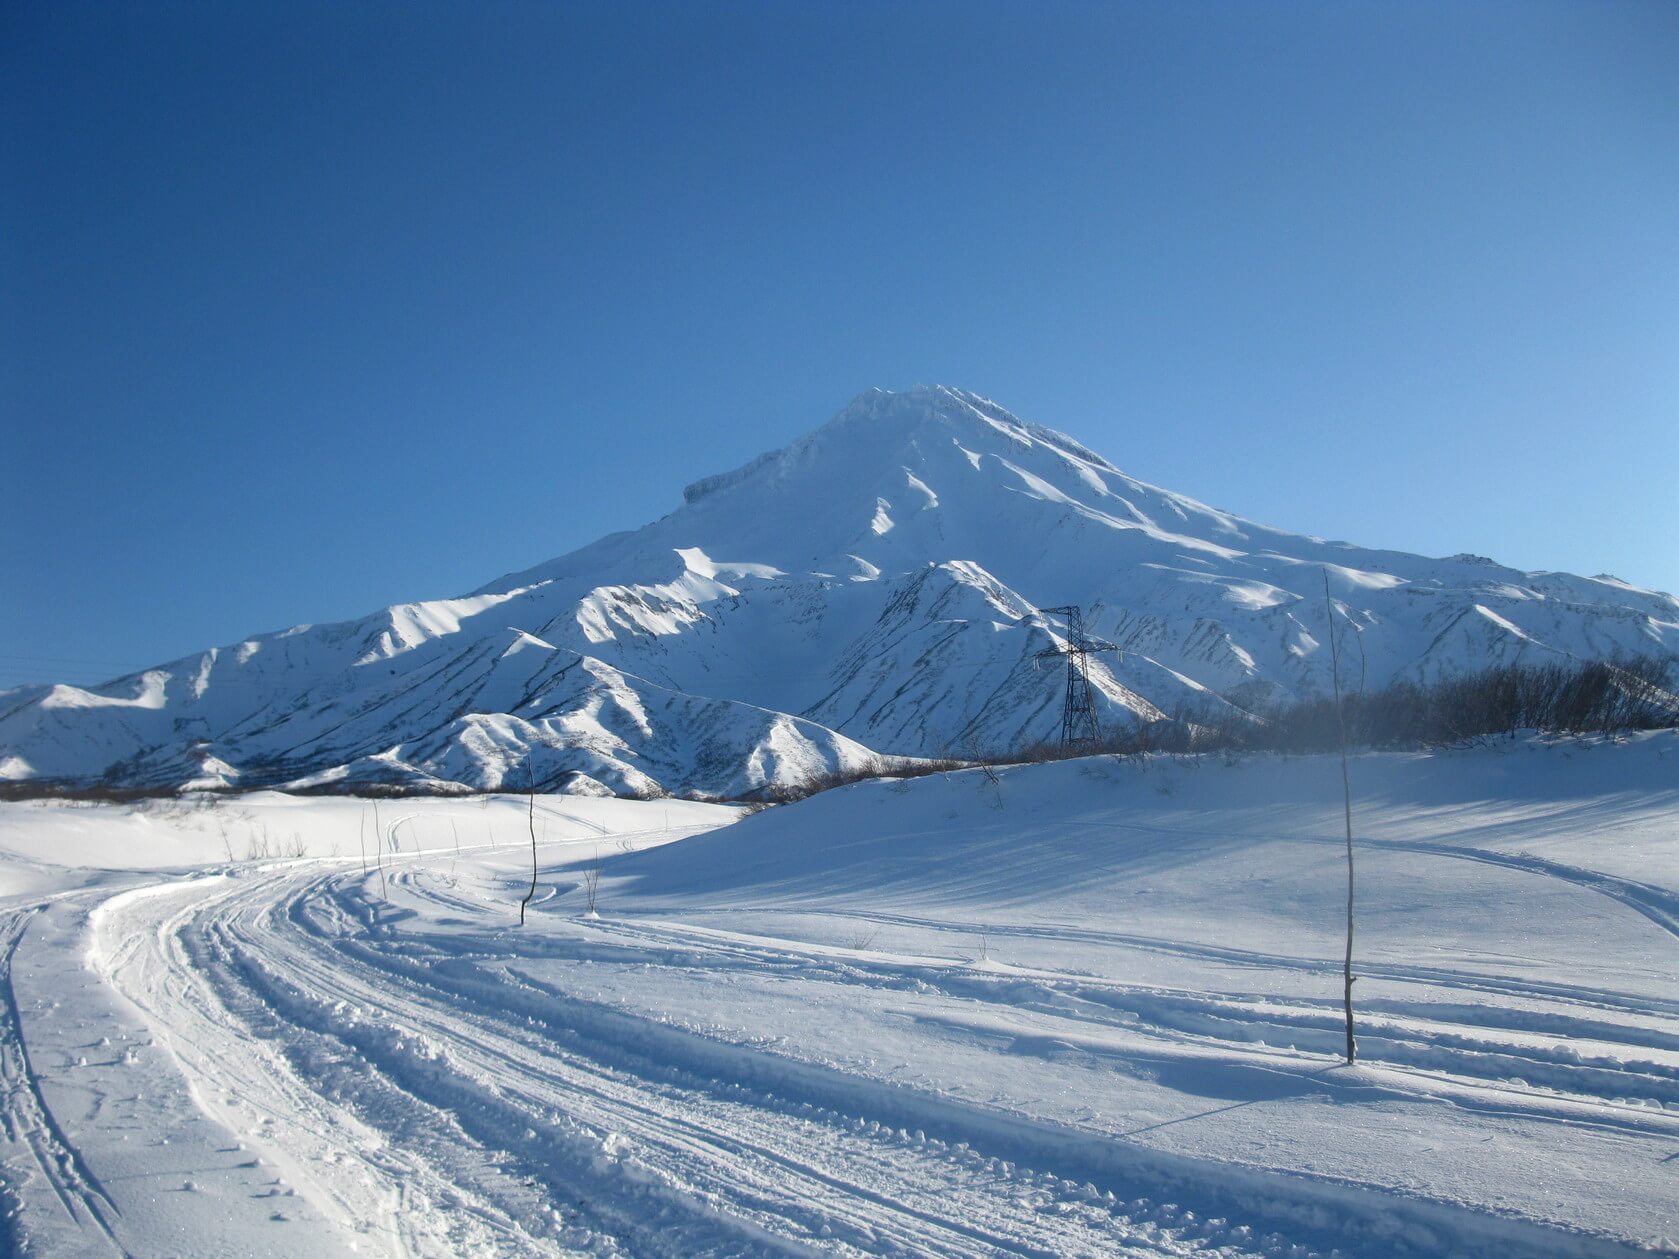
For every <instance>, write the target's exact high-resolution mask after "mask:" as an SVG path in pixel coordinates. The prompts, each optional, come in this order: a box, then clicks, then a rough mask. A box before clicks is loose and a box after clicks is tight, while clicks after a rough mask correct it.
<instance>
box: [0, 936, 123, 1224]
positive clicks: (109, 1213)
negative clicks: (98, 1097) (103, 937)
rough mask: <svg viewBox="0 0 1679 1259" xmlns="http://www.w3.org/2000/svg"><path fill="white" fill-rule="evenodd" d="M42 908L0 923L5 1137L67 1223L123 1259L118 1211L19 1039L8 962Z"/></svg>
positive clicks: (0, 1087)
mask: <svg viewBox="0 0 1679 1259" xmlns="http://www.w3.org/2000/svg"><path fill="white" fill-rule="evenodd" d="M44 908H45V906H44V905H29V906H25V907H22V908H19V909H14V910H12V911H10V912H9V913H8V914H7V915H6V916H5V919H4V921H3V922H0V1090H3V1091H4V1096H5V1107H4V1111H3V1117H4V1122H5V1132H6V1137H7V1140H8V1141H10V1142H11V1143H12V1144H13V1145H16V1146H19V1147H21V1148H23V1149H25V1150H27V1151H28V1153H29V1155H30V1157H31V1158H32V1159H33V1160H34V1163H35V1165H36V1166H37V1167H38V1168H39V1169H40V1172H41V1175H42V1177H43V1178H44V1179H45V1180H46V1183H47V1185H48V1186H49V1187H50V1188H51V1189H52V1191H53V1194H54V1196H55V1197H57V1199H58V1201H59V1204H60V1205H61V1206H62V1207H63V1208H64V1213H65V1215H67V1216H68V1217H69V1219H70V1222H71V1223H72V1224H74V1225H76V1227H78V1228H80V1229H82V1230H83V1231H84V1233H85V1234H86V1235H87V1236H88V1237H89V1238H90V1239H92V1238H95V1237H97V1238H98V1239H100V1240H101V1241H102V1242H103V1243H104V1245H105V1246H106V1247H107V1248H108V1249H110V1250H111V1251H114V1252H115V1253H117V1254H119V1255H127V1254H128V1251H127V1250H126V1249H124V1247H123V1246H122V1244H121V1243H120V1242H119V1241H118V1240H117V1235H116V1232H115V1230H114V1228H113V1226H112V1223H111V1217H116V1216H120V1215H121V1212H120V1211H118V1210H117V1206H116V1203H114V1202H112V1201H111V1199H110V1197H109V1196H107V1194H106V1193H105V1189H104V1187H103V1186H102V1185H101V1184H100V1183H99V1180H98V1178H97V1177H95V1176H94V1175H93V1173H92V1172H90V1171H89V1170H88V1168H87V1166H86V1164H85V1163H83V1161H82V1157H81V1154H80V1153H79V1152H78V1151H77V1150H76V1147H75V1146H74V1145H73V1144H72V1143H71V1142H70V1140H69V1139H68V1137H66V1135H65V1133H64V1130H63V1129H62V1128H61V1127H60V1126H59V1124H58V1122H57V1120H55V1119H54V1118H53V1114H52V1109H51V1107H49V1106H48V1105H47V1102H46V1099H45V1098H44V1097H42V1096H41V1089H40V1085H39V1083H38V1082H37V1079H36V1076H35V1069H34V1065H33V1064H32V1063H31V1062H30V1060H29V1047H28V1044H27V1043H26V1042H25V1041H24V1037H23V1019H22V1015H21V1012H20V1011H19V1009H18V1004H17V994H16V991H15V989H14V988H13V985H12V963H13V960H14V958H15V957H16V955H17V949H18V945H20V944H21V943H22V942H23V937H24V934H25V932H27V931H28V930H29V924H30V922H31V921H32V920H33V919H34V917H35V914H36V913H37V912H38V911H39V910H41V909H44ZM7 1189H8V1193H9V1196H12V1197H16V1196H17V1195H16V1191H15V1189H12V1188H11V1187H10V1186H7ZM90 1225H91V1226H92V1227H91V1229H89V1227H88V1226H90Z"/></svg>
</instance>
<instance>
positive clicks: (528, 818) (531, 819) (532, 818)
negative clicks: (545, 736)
mask: <svg viewBox="0 0 1679 1259" xmlns="http://www.w3.org/2000/svg"><path fill="white" fill-rule="evenodd" d="M525 778H526V780H527V784H528V786H529V787H530V808H529V809H527V810H526V812H525V824H526V825H527V826H529V827H530V832H531V886H530V891H528V892H526V893H525V899H524V900H522V901H520V902H519V925H520V926H521V927H522V926H524V925H525V906H526V905H529V904H530V903H531V897H533V896H535V895H536V771H535V770H534V769H532V768H531V754H530V753H529V752H526V753H525Z"/></svg>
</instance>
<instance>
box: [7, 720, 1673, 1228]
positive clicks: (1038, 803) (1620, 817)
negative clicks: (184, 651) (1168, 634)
mask: <svg viewBox="0 0 1679 1259" xmlns="http://www.w3.org/2000/svg"><path fill="white" fill-rule="evenodd" d="M1592 755H1594V756H1597V757H1599V758H1602V759H1600V760H1598V761H1596V762H1593V763H1591V765H1590V766H1589V767H1587V766H1582V765H1580V764H1577V761H1581V760H1586V759H1588V758H1585V757H1581V756H1577V755H1575V754H1572V753H1571V754H1569V755H1568V756H1566V757H1565V756H1564V753H1563V751H1562V750H1559V749H1557V748H1550V747H1527V746H1523V747H1517V748H1513V749H1511V750H1510V751H1509V752H1508V753H1496V754H1495V753H1492V752H1482V753H1473V754H1466V755H1464V756H1461V757H1456V758H1453V757H1441V758H1365V759H1363V760H1362V761H1361V763H1360V764H1359V766H1358V767H1357V768H1358V769H1359V770H1360V771H1362V772H1361V778H1360V781H1361V783H1362V785H1363V787H1364V797H1363V798H1364V802H1365V803H1364V807H1363V809H1362V811H1361V814H1360V843H1361V845H1362V848H1363V850H1362V852H1361V867H1360V870H1361V878H1362V880H1363V885H1362V893H1361V894H1362V901H1361V923H1362V924H1363V935H1362V937H1361V945H1360V965H1359V973H1360V975H1361V980H1360V984H1359V989H1360V992H1359V996H1360V1009H1361V1012H1362V1018H1361V1025H1360V1034H1361V1040H1360V1046H1361V1054H1362V1061H1361V1063H1360V1064H1359V1065H1358V1066H1357V1067H1354V1068H1351V1069H1349V1068H1346V1067H1344V1066H1338V1065H1336V1063H1337V1059H1336V1051H1337V1048H1338V1045H1339V1038H1340V1035H1341V1029H1340V1025H1339V1022H1338V1017H1339V1016H1338V1010H1337V1002H1338V983H1339V975H1338V968H1337V965H1336V962H1335V955H1336V946H1337V944H1338V940H1337V938H1336V937H1335V934H1334V927H1335V920H1336V916H1337V912H1338V910H1339V905H1338V903H1337V902H1338V896H1339V894H1340V893H1341V891H1342V890H1343V888H1344V885H1341V884H1338V882H1337V880H1336V878H1335V875H1336V873H1337V869H1338V868H1337V866H1336V864H1335V859H1336V855H1337V854H1336V850H1335V846H1334V841H1333V835H1334V824H1335V821H1336V813H1335V799H1336V797H1335V796H1334V794H1333V793H1332V792H1324V794H1323V798H1322V800H1321V801H1319V799H1318V792H1319V789H1320V787H1322V786H1325V785H1331V786H1332V785H1333V783H1330V782H1329V780H1328V779H1327V778H1326V779H1325V782H1324V783H1321V784H1320V783H1319V782H1318V778H1319V777H1321V776H1322V775H1323V771H1324V770H1325V769H1326V768H1327V767H1325V766H1322V765H1319V764H1316V763H1314V762H1312V761H1304V762H1295V763H1292V764H1277V763H1269V764H1250V765H1247V766H1239V767H1225V766H1215V765H1206V766H1193V765H1190V764H1188V763H1182V762H1171V763H1166V762H1162V763H1157V764H1153V765H1151V766H1149V767H1146V768H1139V767H1137V766H1125V765H1118V764H1115V763H1113V762H1092V763H1089V764H1084V765H1062V766H1045V767H1038V768H1035V769H1030V770H1022V771H1015V772H1011V773H1008V774H1005V775H1004V777H1003V782H1002V784H1001V786H1000V788H996V787H993V786H991V785H990V784H988V783H987V782H986V780H985V779H984V778H983V777H981V776H979V775H963V774H956V775H951V776H949V777H948V778H946V779H931V780H926V781H923V782H919V783H915V784H913V785H908V786H906V785H903V784H870V785H865V786H862V787H859V788H853V789H848V790H845V791H840V792H834V793H829V794H828V795H825V796H823V797H818V798H817V799H815V800H812V801H810V802H807V803H806V804H804V805H800V806H796V807H792V808H787V809H781V810H774V811H771V812H770V813H766V814H763V815H761V816H759V817H755V818H751V819H748V820H747V821H744V822H741V823H739V824H737V825H732V826H724V827H721V828H720V829H707V828H711V827H714V826H716V824H717V823H718V822H720V821H728V820H732V816H733V815H732V814H728V813H726V812H725V811H720V810H711V811H706V810H705V807H704V806H686V805H669V806H667V805H662V804H650V805H635V804H626V803H623V802H616V801H560V800H553V801H545V802H543V805H542V807H543V808H545V809H547V810H549V813H548V817H549V820H550V823H549V824H550V831H549V834H548V835H547V836H546V837H545V838H544V843H543V847H542V857H541V864H542V869H541V872H540V877H539V880H538V884H539V886H538V892H537V896H536V899H535V900H534V901H533V905H532V914H531V922H530V925H529V926H527V927H525V928H524V929H520V928H519V927H518V926H517V925H516V910H517V902H518V899H519V897H520V896H521V895H522V894H523V891H524V887H525V886H526V885H522V880H524V879H528V872H529V866H528V864H527V865H525V866H524V867H523V872H521V864H520V863H521V861H528V853H529V849H528V847H526V848H524V849H522V850H521V849H520V848H519V847H518V846H517V845H515V844H513V843H512V842H511V839H512V835H513V832H512V830H511V824H510V822H508V823H505V824H503V828H502V835H501V840H502V841H503V842H501V843H500V844H499V845H498V844H496V843H495V842H494V841H493V840H491V841H490V842H484V836H483V835H481V834H480V833H479V832H480V831H482V830H485V829H486V828H484V827H483V826H482V824H481V823H480V822H479V821H478V819H477V817H476V816H475V815H474V814H472V813H471V810H473V809H476V808H478V807H479V806H476V805H461V804H450V803H448V802H427V803H426V804H424V805H421V806H416V807H415V808H413V809H407V810H404V811H403V813H402V815H400V816H399V815H397V814H396V813H394V812H391V813H388V814H387V817H386V819H385V821H383V822H382V823H381V824H380V827H379V830H380V832H381V833H382V834H383V837H384V838H383V842H382V843H373V842H372V841H370V846H369V847H368V850H367V851H368V853H369V860H368V863H367V865H366V867H365V868H364V866H363V864H362V861H361V859H360V857H359V855H358V854H357V851H356V845H355V843H354V841H353V838H351V839H349V840H348V841H346V840H345V839H344V838H343V837H345V836H349V837H353V836H354V835H355V833H356V831H355V826H354V825H351V824H350V823H351V822H352V821H354V822H356V823H358V824H359V822H360V820H361V819H360V817H359V815H358V814H357V813H352V812H350V810H352V809H359V806H354V805H352V804H351V803H350V802H340V801H333V802H325V801H321V802H311V803H308V804H304V805H295V806H294V805H293V803H292V802H282V803H281V804H277V805H276V808H280V807H285V808H291V809H293V816H294V817H295V820H296V822H297V824H298V826H299V827H307V828H311V830H310V833H311V834H315V835H321V834H325V833H327V832H332V833H333V834H335V835H337V836H339V837H340V838H339V841H338V847H339V848H340V852H339V854H338V855H337V856H330V855H326V853H327V851H328V848H327V846H326V845H325V844H321V845H319V846H318V847H317V848H316V851H317V852H319V853H320V854H321V855H318V856H314V857H310V858H303V859H298V860H290V861H283V862H272V861H266V862H265V861H250V862H238V861H235V862H233V863H231V864H230V863H226V862H223V863H220V864H219V866H218V867H217V868H216V869H214V870H196V871H192V872H185V871H183V872H181V873H178V874H176V875H174V876H171V877H167V878H159V877H158V876H157V875H155V874H149V875H148V874H139V873H135V874H108V875H105V876H102V878H101V880H100V883H99V885H98V886H90V887H82V888H70V889H64V890H61V891H58V892H54V893H49V895H50V896H51V897H52V899H48V897H47V896H42V895H40V894H39V893H38V892H37V893H36V894H34V895H29V894H25V893H20V894H19V895H17V896H16V897H15V898H14V900H15V905H14V908H13V909H12V910H11V912H9V914H8V915H7V917H6V919H5V926H4V934H3V939H0V942H3V943H4V944H5V946H6V951H5V962H4V968H5V969H4V972H3V975H4V980H5V992H6V996H7V1001H6V1003H5V1007H4V1010H3V1011H0V1013H3V1014H4V1016H5V1018H6V1019H7V1024H6V1027H5V1028H4V1037H3V1040H0V1049H3V1050H4V1052H3V1053H0V1066H3V1069H4V1076H3V1081H4V1085H5V1088H6V1090H7V1133H6V1135H7V1138H8V1140H9V1142H10V1144H9V1145H8V1147H7V1149H6V1159H5V1164H4V1166H5V1169H6V1177H5V1184H6V1186H7V1192H8V1195H9V1197H10V1200H11V1201H10V1206H9V1210H8V1223H7V1228H8V1230H9V1232H8V1233H7V1234H6V1237H7V1238H8V1239H9V1241H10V1243H11V1245H12V1247H13V1249H15V1250H17V1251H19V1252H21V1253H41V1254H51V1253H88V1254H98V1253H132V1254H151V1253H165V1252H167V1253H198V1254H212V1253H215V1254H229V1253H240V1254H261V1253H269V1254H288V1253H289V1254H297V1253H311V1254H314V1253H322V1254H327V1253H364V1254H366V1253H373V1254H420V1255H459V1254H509V1255H522V1254H579V1253H582V1254H630V1255H655V1256H658V1255H706V1254H711V1255H736V1254H773V1253H789V1252H790V1253H807V1252H808V1253H840V1254H847V1253H849V1254H897V1255H1075V1254H1121V1255H1189V1254H1195V1255H1207V1254H1211V1255H1226V1256H1239V1255H1308V1254H1328V1253H1333V1252H1336V1251H1339V1252H1340V1253H1342V1254H1345V1255H1387V1254H1406V1253H1411V1254H1436V1253H1458V1254H1499V1255H1553V1254H1563V1255H1598V1254H1602V1255H1609V1254H1627V1253H1634V1252H1638V1251H1649V1250H1657V1251H1662V1250H1668V1249H1671V1247H1672V1239H1673V1238H1674V1236H1675V1235H1676V1234H1679V1225H1675V1223H1674V1214H1675V1207H1674V1203H1675V1202H1676V1201H1679V1193H1676V1192H1675V1187H1676V1184H1679V984H1676V983H1675V980H1674V974H1675V966H1674V963H1675V961H1676V960H1679V936H1676V934H1675V929H1674V924H1675V923H1676V922H1679V912H1676V911H1679V889H1676V888H1675V886H1674V885H1675V884H1676V883H1679V879H1676V878H1675V877H1674V874H1673V872H1674V870H1675V869H1676V868H1679V863H1676V862H1675V861H1674V860H1673V858H1674V856H1675V854H1679V835H1675V833H1674V832H1675V830H1676V828H1675V826H1674V820H1675V817H1676V813H1675V810H1676V807H1679V792H1676V791H1675V789H1674V787H1673V786H1672V785H1671V777H1670V775H1669V774H1668V773H1667V772H1666V771H1668V769H1669V762H1668V759H1667V758H1668V757H1670V756H1675V755H1679V750H1676V748H1675V745H1674V741H1673V740H1671V739H1668V740H1667V742H1666V743H1665V744H1664V743H1662V742H1660V741H1659V740H1645V741H1642V742H1639V743H1635V744H1633V745H1628V746H1626V747H1622V748H1599V749H1595V750H1594V751H1593V753H1592ZM1495 757H1496V759H1495ZM494 807H495V808H498V809H500V810H501V811H502V814H503V815H509V816H510V815H511V813H512V811H513V810H514V809H515V808H516V807H517V802H511V801H509V802H498V804H497V805H496V806H494ZM256 811H260V810H256ZM690 811H691V812H690ZM488 815H489V814H488V813H485V814H484V816H488ZM562 815H563V816H562ZM7 818H8V821H12V822H14V823H15V821H16V814H15V813H9V814H8V815H7ZM192 821H193V819H191V818H186V819H181V820H178V822H177V823H176V824H177V825H179V826H186V825H188V824H189V823H191V822H192ZM673 823H674V824H673ZM521 825H522V820H521ZM457 841H464V842H462V843H461V846H460V847H459V848H457V847H456V842H457ZM591 869H599V870H600V871H601V872H602V877H601V882H600V891H599V916H598V917H590V916H588V914H587V912H586V910H587V902H586V894H585V888H584V883H585V880H586V876H587V874H588V872H589V871H590V870H591ZM123 884H132V886H122V885H123ZM84 959H85V965H84ZM14 964H15V965H17V966H19V967H21V968H23V969H22V970H20V972H19V973H20V974H21V975H22V977H23V978H22V982H21V983H19V982H17V981H16V980H15V979H14V970H13V968H14ZM137 1147H138V1148H137Z"/></svg>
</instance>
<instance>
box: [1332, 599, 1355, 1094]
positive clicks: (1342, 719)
mask: <svg viewBox="0 0 1679 1259" xmlns="http://www.w3.org/2000/svg"><path fill="white" fill-rule="evenodd" d="M1323 606H1324V610H1325V611H1326V612H1327V613H1328V614H1329V662H1330V677H1331V680H1332V682H1333V685H1334V688H1335V721H1336V724H1337V725H1338V726H1339V728H1340V734H1341V797H1342V803H1343V807H1344V809H1345V812H1346V820H1347V958H1346V962H1345V964H1344V965H1343V966H1342V969H1341V974H1342V979H1343V981H1344V982H1343V1000H1344V1001H1345V1004H1346V1009H1347V1065H1348V1066H1351V1065H1352V1064H1353V1063H1354V1062H1355V1061H1357V1059H1358V1043H1357V1041H1356V1040H1354V1038H1353V787H1352V778H1351V776H1350V775H1349V774H1348V772H1347V719H1346V716H1345V715H1344V714H1343V713H1342V711H1341V653H1340V649H1339V648H1338V647H1337V646H1336V645H1335V605H1334V604H1333V603H1332V602H1331V601H1330V598H1329V570H1328V569H1327V568H1326V569H1324V570H1323Z"/></svg>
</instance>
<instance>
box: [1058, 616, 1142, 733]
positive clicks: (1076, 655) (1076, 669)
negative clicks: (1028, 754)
mask: <svg viewBox="0 0 1679 1259" xmlns="http://www.w3.org/2000/svg"><path fill="white" fill-rule="evenodd" d="M1038 611H1039V612H1040V613H1042V614H1045V615H1051V616H1064V617H1066V618H1067V645H1066V646H1065V647H1046V648H1045V649H1044V650H1043V651H1040V652H1039V653H1038V657H1037V658H1038V659H1039V660H1048V659H1050V658H1052V657H1056V656H1065V657H1067V698H1066V699H1065V700H1064V701H1063V703H1062V705H1061V750H1062V751H1064V752H1071V751H1074V750H1076V749H1078V748H1081V747H1090V748H1094V747H1095V746H1096V745H1097V744H1098V743H1100V742H1101V738H1102V730H1101V727H1100V726H1099V725H1098V724H1097V721H1096V705H1095V703H1094V702H1093V701H1092V698H1091V693H1090V673H1089V660H1090V657H1091V656H1092V655H1094V654H1096V653H1099V652H1109V651H1112V652H1119V648H1118V647H1116V646H1115V645H1114V644H1113V643H1110V642H1108V641H1107V640H1106V639H1103V638H1091V637H1089V636H1087V635H1086V634H1085V632H1084V614H1083V613H1082V612H1081V611H1080V610H1079V606H1078V604H1076V603H1075V604H1071V605H1069V606H1068V607H1065V608H1039V609H1038ZM1120 655H1121V656H1123V655H1124V653H1123V652H1120Z"/></svg>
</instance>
